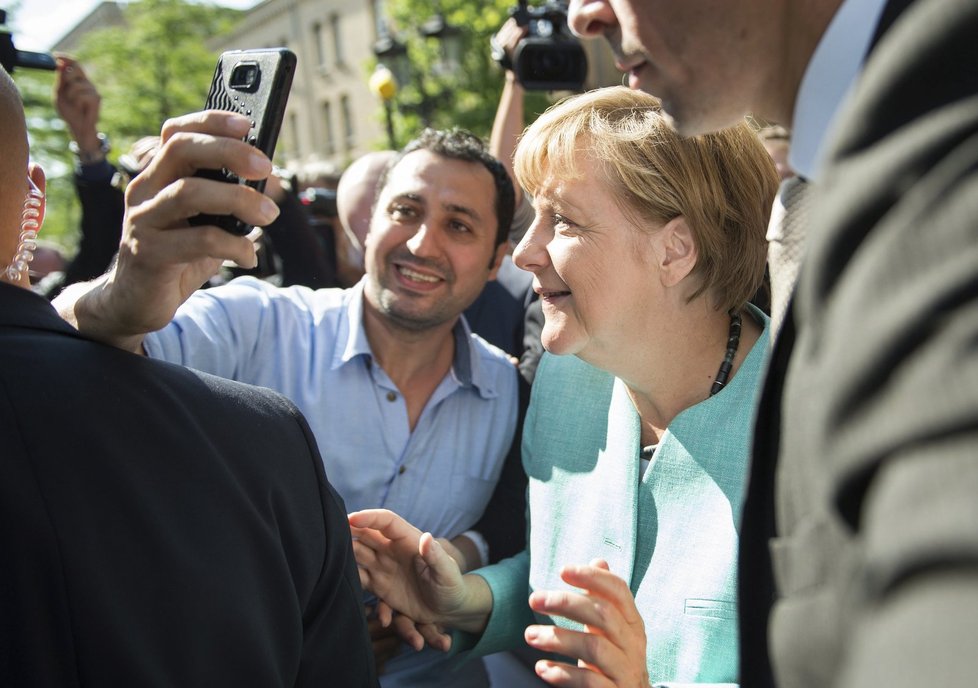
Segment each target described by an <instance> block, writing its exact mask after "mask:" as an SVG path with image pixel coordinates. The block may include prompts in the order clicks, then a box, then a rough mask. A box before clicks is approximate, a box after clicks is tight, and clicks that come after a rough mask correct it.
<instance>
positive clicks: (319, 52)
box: [312, 22, 327, 67]
mask: <svg viewBox="0 0 978 688" xmlns="http://www.w3.org/2000/svg"><path fill="white" fill-rule="evenodd" d="M312 42H313V44H314V45H315V46H316V64H318V65H319V66H320V67H326V66H327V65H326V50H325V49H324V48H323V25H322V24H320V23H319V22H316V23H315V24H313V26H312Z"/></svg>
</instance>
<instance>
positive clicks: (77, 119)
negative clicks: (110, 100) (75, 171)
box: [54, 55, 105, 165]
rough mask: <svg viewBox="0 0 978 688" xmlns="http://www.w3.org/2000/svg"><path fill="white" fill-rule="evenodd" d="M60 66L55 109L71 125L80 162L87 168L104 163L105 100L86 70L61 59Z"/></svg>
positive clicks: (55, 84)
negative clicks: (101, 124) (101, 119)
mask: <svg viewBox="0 0 978 688" xmlns="http://www.w3.org/2000/svg"><path fill="white" fill-rule="evenodd" d="M56 62H57V65H58V66H57V74H56V76H55V82H54V106H55V109H57V111H58V115H59V116H60V117H61V119H63V120H64V123H65V124H66V125H68V131H69V132H70V133H71V138H72V140H73V141H74V142H75V145H76V146H77V154H78V158H79V161H80V162H81V163H82V164H83V165H94V164H97V163H101V162H104V161H105V151H104V145H103V141H102V139H100V138H99V135H98V117H99V110H100V108H101V104H102V97H101V96H100V95H99V92H98V90H97V89H96V88H95V84H93V83H92V82H91V80H90V79H89V78H88V76H87V75H86V74H85V70H84V69H82V67H81V65H80V64H78V63H77V62H76V61H75V60H73V59H71V58H70V57H66V56H64V55H59V56H58V57H57V59H56Z"/></svg>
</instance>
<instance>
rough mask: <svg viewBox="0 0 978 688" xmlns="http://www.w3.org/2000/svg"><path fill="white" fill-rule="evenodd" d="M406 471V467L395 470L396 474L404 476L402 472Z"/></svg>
mask: <svg viewBox="0 0 978 688" xmlns="http://www.w3.org/2000/svg"><path fill="white" fill-rule="evenodd" d="M406 470H407V466H401V467H400V468H398V469H397V474H398V475H404V471H406Z"/></svg>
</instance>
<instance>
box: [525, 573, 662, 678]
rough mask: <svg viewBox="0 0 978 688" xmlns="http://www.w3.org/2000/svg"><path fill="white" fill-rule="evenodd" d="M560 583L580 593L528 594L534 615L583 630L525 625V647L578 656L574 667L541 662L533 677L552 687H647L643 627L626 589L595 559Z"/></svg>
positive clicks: (551, 591)
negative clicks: (579, 625)
mask: <svg viewBox="0 0 978 688" xmlns="http://www.w3.org/2000/svg"><path fill="white" fill-rule="evenodd" d="M560 578H561V580H563V581H564V582H565V583H567V584H568V585H573V586H574V587H576V588H581V589H582V591H583V592H580V593H576V592H570V591H566V590H559V591H558V590H538V591H536V592H534V593H533V594H531V595H530V607H531V608H532V609H533V610H534V611H535V612H537V613H540V614H546V615H548V616H560V617H563V618H565V619H570V620H572V621H577V622H579V623H582V624H584V628H585V630H584V631H581V632H579V631H571V630H567V629H564V628H559V627H557V626H550V625H547V626H529V627H527V629H526V642H527V643H528V644H529V645H531V646H532V647H535V648H537V649H538V650H542V651H544V652H556V653H558V654H561V655H564V656H567V657H577V658H578V662H577V666H572V665H569V664H563V663H560V662H552V661H549V660H541V661H539V662H537V664H536V672H537V675H538V676H539V677H540V678H542V679H543V680H544V681H546V682H547V683H550V684H552V685H555V686H588V687H597V686H618V687H620V688H639V687H641V688H648V686H649V675H648V670H647V668H646V663H645V646H646V639H645V623H644V622H643V621H642V617H641V615H639V613H638V608H637V607H636V606H635V599H634V598H633V597H632V593H631V591H630V590H629V589H628V584H627V583H625V581H623V580H622V579H621V578H619V577H618V576H616V575H614V574H613V573H611V572H610V571H609V570H608V564H607V563H606V562H604V561H602V560H600V559H596V560H594V561H592V562H591V563H590V565H588V566H567V567H564V569H563V570H562V571H561V572H560Z"/></svg>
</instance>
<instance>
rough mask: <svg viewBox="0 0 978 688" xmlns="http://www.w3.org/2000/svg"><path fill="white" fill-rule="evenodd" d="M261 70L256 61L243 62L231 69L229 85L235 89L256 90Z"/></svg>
mask: <svg viewBox="0 0 978 688" xmlns="http://www.w3.org/2000/svg"><path fill="white" fill-rule="evenodd" d="M260 77H261V70H260V69H259V68H258V65H257V64H256V63H254V62H242V63H241V64H237V65H235V66H234V69H233V70H231V78H230V80H229V81H228V85H229V86H230V87H231V88H233V89H234V90H235V91H254V90H256V89H257V88H258V81H259V79H260Z"/></svg>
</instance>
